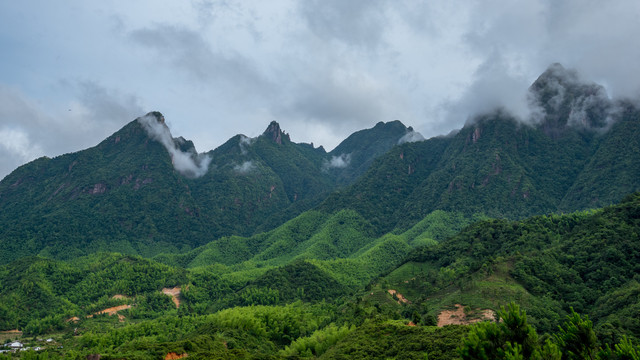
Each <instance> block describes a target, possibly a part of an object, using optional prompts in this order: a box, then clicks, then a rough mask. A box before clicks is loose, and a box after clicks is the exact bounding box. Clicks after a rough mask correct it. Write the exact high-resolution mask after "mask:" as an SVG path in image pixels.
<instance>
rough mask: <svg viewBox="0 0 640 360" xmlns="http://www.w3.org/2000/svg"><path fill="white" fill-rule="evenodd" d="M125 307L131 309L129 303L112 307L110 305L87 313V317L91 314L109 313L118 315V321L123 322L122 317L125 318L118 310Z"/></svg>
mask: <svg viewBox="0 0 640 360" xmlns="http://www.w3.org/2000/svg"><path fill="white" fill-rule="evenodd" d="M126 309H131V305H119V306H114V307H110V308H106V309H104V310H101V311H98V312H95V313H93V314H91V315H87V318H92V317H93V315H94V314H95V315H100V314H109V316H111V315H118V320H120V322H124V319H126V318H125V317H124V315H121V314H118V311H120V310H126Z"/></svg>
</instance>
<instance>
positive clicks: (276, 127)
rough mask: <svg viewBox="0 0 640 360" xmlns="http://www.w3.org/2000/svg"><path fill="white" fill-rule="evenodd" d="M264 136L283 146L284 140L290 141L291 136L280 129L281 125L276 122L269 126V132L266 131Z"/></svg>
mask: <svg viewBox="0 0 640 360" xmlns="http://www.w3.org/2000/svg"><path fill="white" fill-rule="evenodd" d="M262 135H264V136H266V137H268V138H269V139H271V140H273V141H274V142H275V143H276V144H280V145H282V139H283V138H284V139H285V140H290V139H289V135H288V134H286V133H285V132H284V131H282V129H280V124H278V123H277V122H276V121H275V120H274V121H272V122H271V123H270V124H269V126H268V127H267V130H265V131H264V133H263V134H262Z"/></svg>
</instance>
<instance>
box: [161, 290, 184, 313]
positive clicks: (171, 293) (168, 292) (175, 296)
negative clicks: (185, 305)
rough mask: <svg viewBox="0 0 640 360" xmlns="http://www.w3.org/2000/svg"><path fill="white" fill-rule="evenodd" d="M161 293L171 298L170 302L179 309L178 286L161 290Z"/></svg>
mask: <svg viewBox="0 0 640 360" xmlns="http://www.w3.org/2000/svg"><path fill="white" fill-rule="evenodd" d="M162 293H163V294H165V295H169V296H171V300H173V303H174V304H176V308H179V307H180V286H176V287H174V288H173V289H172V288H164V289H162Z"/></svg>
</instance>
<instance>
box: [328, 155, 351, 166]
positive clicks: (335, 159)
mask: <svg viewBox="0 0 640 360" xmlns="http://www.w3.org/2000/svg"><path fill="white" fill-rule="evenodd" d="M350 162H351V154H340V155H338V156H332V157H331V160H328V161H327V162H326V163H325V164H324V168H325V169H329V168H337V169H343V168H346V167H347V166H349V163H350Z"/></svg>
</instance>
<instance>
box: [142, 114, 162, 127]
mask: <svg viewBox="0 0 640 360" xmlns="http://www.w3.org/2000/svg"><path fill="white" fill-rule="evenodd" d="M145 116H153V117H155V118H156V120H157V121H158V122H159V123H160V124H164V115H162V113H161V112H159V111H151V112H149V113H147V115H145Z"/></svg>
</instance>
